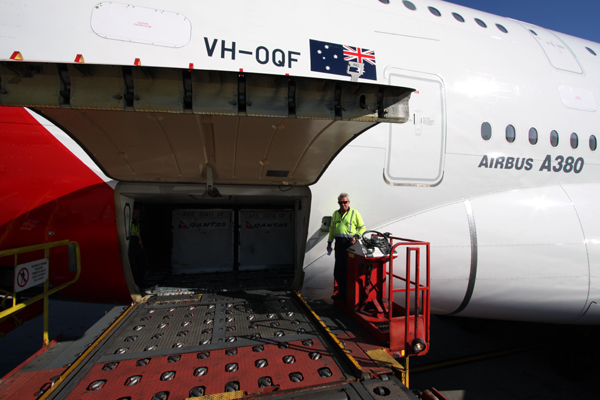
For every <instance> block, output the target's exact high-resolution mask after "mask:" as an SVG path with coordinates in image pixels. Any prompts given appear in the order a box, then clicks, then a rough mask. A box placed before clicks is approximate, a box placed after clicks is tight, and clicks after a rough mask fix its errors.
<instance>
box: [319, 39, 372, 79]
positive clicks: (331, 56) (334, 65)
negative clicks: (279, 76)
mask: <svg viewBox="0 0 600 400" xmlns="http://www.w3.org/2000/svg"><path fill="white" fill-rule="evenodd" d="M310 70H311V71H314V72H323V73H326V74H334V75H344V76H349V77H352V78H353V79H352V80H356V79H357V78H362V79H372V80H377V70H376V68H375V50H369V49H363V48H361V47H353V46H346V45H341V44H337V43H328V42H321V41H318V40H312V39H311V40H310Z"/></svg>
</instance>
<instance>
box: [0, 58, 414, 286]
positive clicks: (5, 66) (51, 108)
mask: <svg viewBox="0 0 600 400" xmlns="http://www.w3.org/2000/svg"><path fill="white" fill-rule="evenodd" d="M0 79H1V81H0V82H1V83H0V84H1V85H2V91H0V105H3V106H25V107H31V108H33V109H34V110H36V111H37V112H39V113H41V114H42V115H43V116H44V117H46V118H47V119H49V120H50V121H52V122H53V123H54V124H56V125H57V126H59V127H61V128H62V129H63V130H64V131H65V132H67V133H68V134H69V135H71V137H73V138H74V139H75V140H76V141H77V142H78V143H79V144H80V145H81V146H82V147H83V148H84V149H85V150H86V151H87V152H88V154H89V155H90V156H91V157H92V159H94V160H95V162H96V163H97V164H98V166H99V167H100V168H101V169H102V170H103V171H104V173H105V174H106V175H107V176H109V177H111V178H113V179H115V180H118V181H120V183H119V184H118V185H117V187H116V194H117V195H116V196H115V198H116V202H117V204H116V209H117V210H129V215H131V212H132V211H133V208H132V207H134V205H136V204H137V205H140V204H141V205H144V206H145V207H146V210H148V212H147V213H146V215H145V216H144V215H143V214H142V218H141V219H142V221H144V218H146V222H151V224H152V226H151V227H150V229H148V230H146V232H153V231H154V232H161V234H160V235H157V236H156V237H155V238H152V237H148V235H146V237H144V244H145V247H146V248H147V252H154V253H153V254H150V257H149V258H150V259H151V260H150V261H151V262H160V263H161V265H169V263H170V266H169V274H171V275H173V276H171V278H174V275H177V276H181V275H183V274H187V275H188V276H189V274H194V273H201V274H211V278H210V279H208V278H207V279H202V282H203V283H206V284H207V285H212V286H213V288H214V287H215V286H220V287H225V286H227V287H229V288H232V289H236V288H245V289H247V288H248V287H249V285H250V284H254V285H255V286H254V287H253V288H279V289H299V288H300V287H301V284H302V263H303V258H304V246H305V243H306V233H307V229H308V226H307V224H308V219H309V218H308V217H309V213H310V209H309V208H310V190H309V189H308V187H307V186H308V185H310V184H312V183H314V182H315V181H316V180H317V179H318V178H319V176H320V175H321V174H322V173H323V171H324V169H325V168H326V167H327V165H328V164H329V163H330V162H331V160H332V159H333V158H334V157H335V155H336V154H337V153H338V152H339V151H341V149H342V148H343V147H344V146H345V145H346V144H347V143H348V142H349V141H350V140H352V139H353V138H354V137H355V136H356V135H358V134H360V133H361V132H363V131H365V130H367V129H369V128H370V127H372V126H373V125H375V124H377V123H379V122H404V121H406V120H407V118H408V99H409V95H410V93H411V91H412V89H407V88H405V87H392V86H379V85H373V84H367V83H357V82H339V81H329V80H321V79H312V78H299V77H289V76H269V75H257V74H240V73H232V72H219V71H200V70H181V69H165V68H162V69H161V68H144V67H121V66H106V65H88V64H85V65H63V64H43V63H21V62H19V63H15V62H12V63H0ZM128 207H129V208H128ZM126 214H128V213H127V212H124V211H123V213H122V214H121V213H119V214H118V215H117V218H118V219H119V220H120V221H119V223H118V225H117V226H119V227H120V230H121V231H120V232H119V235H120V243H121V250H122V251H121V254H122V257H123V258H122V261H123V265H124V266H125V275H126V277H128V280H129V283H130V290H131V292H132V293H134V292H135V285H134V284H133V279H134V278H133V275H134V274H133V273H132V269H131V267H130V263H129V259H128V257H127V254H128V247H129V236H130V235H128V234H127V229H128V226H129V225H130V222H128V217H127V215H126ZM149 219H151V220H150V221H149ZM142 225H143V224H142ZM142 230H144V227H143V226H142ZM152 239H154V241H153V240H152ZM261 273H262V274H263V275H261ZM215 275H219V279H221V283H213V282H212V280H211V279H212V278H214V276H215ZM234 276H235V277H237V278H240V279H243V281H239V280H238V281H236V279H233V277H234ZM193 284H194V285H197V284H198V282H197V281H195V282H193ZM166 285H171V286H173V287H177V286H178V285H179V287H181V285H182V283H181V282H179V283H177V282H173V283H167V284H166ZM256 285H258V286H256ZM261 285H262V286H261Z"/></svg>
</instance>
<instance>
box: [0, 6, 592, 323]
mask: <svg viewBox="0 0 600 400" xmlns="http://www.w3.org/2000/svg"><path fill="white" fill-rule="evenodd" d="M70 3H71V4H70V8H69V11H68V12H64V13H58V14H57V12H56V10H55V6H54V5H53V4H51V2H44V1H31V2H23V4H21V3H18V4H13V5H11V6H10V7H7V9H6V10H5V12H3V17H2V18H4V19H5V20H6V21H12V22H11V24H13V25H15V26H13V27H12V28H11V35H12V36H10V37H8V36H6V35H5V36H4V37H3V38H0V57H1V58H2V60H4V61H8V58H9V57H10V55H11V54H13V55H14V57H17V58H13V59H14V60H18V59H19V58H18V57H22V58H23V59H24V60H25V61H37V62H53V63H74V62H81V60H82V59H83V58H84V59H85V62H86V63H89V64H108V65H120V66H132V67H133V66H134V65H136V66H139V65H142V66H149V67H150V66H151V67H168V68H181V69H188V68H189V69H202V70H212V71H234V72H237V71H243V72H245V73H256V74H270V75H285V74H289V75H290V76H299V77H308V78H320V79H324V78H325V79H332V80H339V81H350V80H351V76H350V75H347V74H344V73H343V72H341V73H340V72H339V71H337V72H336V71H335V68H333V69H331V68H330V67H331V66H330V65H329V64H327V62H325V63H321V61H320V57H321V56H323V57H322V58H323V60H325V58H326V55H325V54H322V53H318V51H321V50H318V51H317V48H316V47H314V48H313V47H311V46H312V45H313V43H316V42H315V41H320V42H326V43H332V44H338V45H349V46H351V47H352V48H353V49H354V51H356V49H357V48H360V49H361V50H364V51H365V52H367V51H374V53H369V54H374V55H373V60H374V65H371V64H370V63H368V62H367V61H364V62H363V64H364V65H363V66H364V68H365V72H364V75H361V76H358V77H356V76H355V77H354V79H357V80H358V82H368V83H376V84H380V85H394V86H404V87H410V88H414V89H415V90H416V91H415V92H414V93H413V94H412V95H411V99H410V102H409V108H410V114H411V118H409V121H408V122H407V123H405V124H401V125H398V124H383V123H382V124H379V125H377V126H375V127H373V128H371V129H369V130H368V131H366V132H364V133H363V134H362V135H360V136H358V137H357V138H356V139H354V140H353V141H351V142H350V143H349V144H348V145H347V146H346V147H345V148H344V149H343V150H342V151H341V152H340V153H339V154H338V155H337V156H336V157H335V158H334V159H333V161H332V162H331V164H330V165H329V166H327V168H326V169H325V171H324V173H323V174H322V175H321V177H320V178H319V180H318V181H317V182H316V183H315V184H314V185H312V186H311V190H312V204H311V216H310V224H309V231H308V244H307V251H306V256H305V261H304V265H305V267H304V270H305V273H306V278H305V283H304V291H305V292H306V293H308V294H310V293H318V294H320V295H327V296H328V295H329V294H330V293H331V290H332V271H333V257H328V256H327V255H326V235H325V234H324V233H323V232H320V229H319V228H320V227H321V220H322V217H324V216H330V215H331V214H332V212H333V211H334V210H335V209H336V208H337V204H336V201H337V196H338V194H339V193H340V192H347V193H349V195H350V199H351V207H353V208H356V209H357V210H359V211H360V212H361V214H362V216H363V218H364V221H365V223H366V225H367V229H375V230H379V231H383V232H391V233H393V234H394V235H396V236H401V237H408V238H414V239H419V240H424V241H428V242H430V243H431V245H432V253H431V257H432V271H431V279H432V290H431V297H432V310H433V312H435V313H440V314H454V315H460V316H470V317H484V318H499V319H515V320H533V321H541V322H559V323H582V324H598V323H600V307H599V306H598V304H597V303H598V302H599V301H600V214H599V212H598V210H597V207H596V204H595V202H596V199H597V198H598V197H600V183H599V181H600V179H599V178H600V168H599V165H600V162H599V155H598V152H597V151H595V148H594V151H593V150H591V149H590V145H589V142H590V137H591V135H597V134H598V132H597V127H598V126H600V116H599V115H598V110H597V103H596V100H595V93H600V57H599V56H596V55H594V54H593V52H594V51H595V52H596V53H599V54H600V45H599V44H597V43H593V42H590V41H586V40H582V39H577V38H574V37H571V36H568V35H564V34H560V33H556V32H551V31H547V30H545V29H543V28H540V27H537V26H532V25H528V24H524V23H521V22H519V21H515V20H511V19H507V18H504V17H499V16H495V15H491V14H487V13H484V12H480V11H476V10H472V9H468V8H465V7H461V6H457V5H454V4H451V3H447V2H444V1H440V0H419V1H417V0H414V1H412V3H410V4H413V5H414V6H416V7H415V8H416V9H415V10H412V9H410V8H409V7H407V5H405V3H409V2H401V1H392V2H390V3H391V4H384V3H383V2H380V1H378V0H369V1H365V0H347V1H329V2H325V3H324V2H322V1H314V0H309V1H304V2H301V3H285V4H283V3H281V2H277V1H252V2H250V1H228V2H226V3H227V4H226V5H224V4H219V5H216V4H215V5H213V4H212V3H211V5H210V6H209V5H208V4H207V3H206V2H198V1H195V2H190V1H177V2H171V3H165V2H161V1H141V0H140V1H139V2H138V3H139V4H135V5H125V4H119V3H110V2H100V3H98V1H97V0H95V1H72V2H70ZM134 6H137V7H138V9H137V11H136V10H133V8H135V7H134ZM132 7H133V8H132ZM428 7H429V8H428ZM431 7H434V8H435V10H436V11H434V10H432V9H430V8H431ZM155 9H156V10H155ZM157 10H158V11H157ZM161 10H162V11H161ZM159 11H161V12H159ZM453 13H455V14H457V15H458V16H456V15H453ZM55 14H57V15H55ZM437 14H440V15H437ZM115 15H119V16H123V23H122V24H121V25H119V24H116V25H111V23H110V21H112V20H114V18H115ZM159 15H160V16H159ZM459 17H460V18H459ZM138 19H139V21H138ZM460 19H463V22H461V21H460ZM475 19H478V20H479V22H477V21H476V20H475ZM16 21H18V26H16ZM107 21H109V22H108V23H107ZM136 21H137V22H136ZM127 24H130V25H131V26H129V25H127ZM482 24H485V25H486V26H487V27H485V28H484V27H482V26H481V25H482ZM11 26H12V25H11ZM124 27H125V28H124ZM505 31H506V32H505ZM40 32H44V33H42V34H40ZM144 32H146V33H147V34H144ZM45 33H47V34H45ZM57 43H59V44H60V46H57ZM13 52H15V53H13ZM17 52H18V53H19V54H18V55H15V54H16V53H17ZM79 56H82V57H81V58H80V57H79ZM14 62H16V61H14ZM354 68H355V69H354V70H353V72H356V70H357V67H356V66H355V67H354ZM367 71H368V73H367ZM368 74H373V75H372V76H371V77H367V75H368ZM342 106H343V105H342ZM509 126H511V127H512V128H508V131H507V127H509ZM531 128H535V131H536V132H534V131H533V130H531ZM512 129H514V132H515V134H514V140H512V138H513V137H512ZM552 131H556V132H557V134H558V139H559V140H558V144H557V145H556V146H553V145H552V144H551V132H552ZM490 132H491V136H490V137H487V136H489V133H490ZM507 132H508V139H510V140H507ZM573 133H575V134H576V135H577V138H578V143H577V146H575V145H574V143H573V142H572V140H571V137H572V134H573ZM482 134H483V135H482ZM486 135H487V136H486ZM482 136H486V139H487V140H486V139H484V138H483V137H482ZM532 142H533V143H534V144H532ZM572 144H573V145H572Z"/></svg>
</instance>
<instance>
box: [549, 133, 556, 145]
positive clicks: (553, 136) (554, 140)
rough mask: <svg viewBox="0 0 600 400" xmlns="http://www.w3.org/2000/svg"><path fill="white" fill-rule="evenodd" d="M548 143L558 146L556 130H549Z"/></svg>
mask: <svg viewBox="0 0 600 400" xmlns="http://www.w3.org/2000/svg"><path fill="white" fill-rule="evenodd" d="M550 144H551V145H552V147H556V146H558V132H556V131H552V132H550Z"/></svg>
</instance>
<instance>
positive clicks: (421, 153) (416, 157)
mask: <svg viewBox="0 0 600 400" xmlns="http://www.w3.org/2000/svg"><path fill="white" fill-rule="evenodd" d="M390 84H391V85H394V86H403V87H410V88H414V89H415V91H414V92H413V94H412V95H411V98H410V103H409V106H410V116H409V120H408V122H406V123H404V124H389V139H388V146H387V150H386V160H385V168H384V178H385V180H386V182H387V183H388V184H390V185H408V186H413V185H418V186H435V185H437V184H439V183H440V181H441V180H442V178H443V176H444V152H445V148H446V120H445V116H444V108H445V104H444V85H443V82H442V80H441V79H440V77H438V76H436V75H431V74H425V73H418V72H413V71H407V70H402V69H397V68H394V69H392V70H391V73H390Z"/></svg>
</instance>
